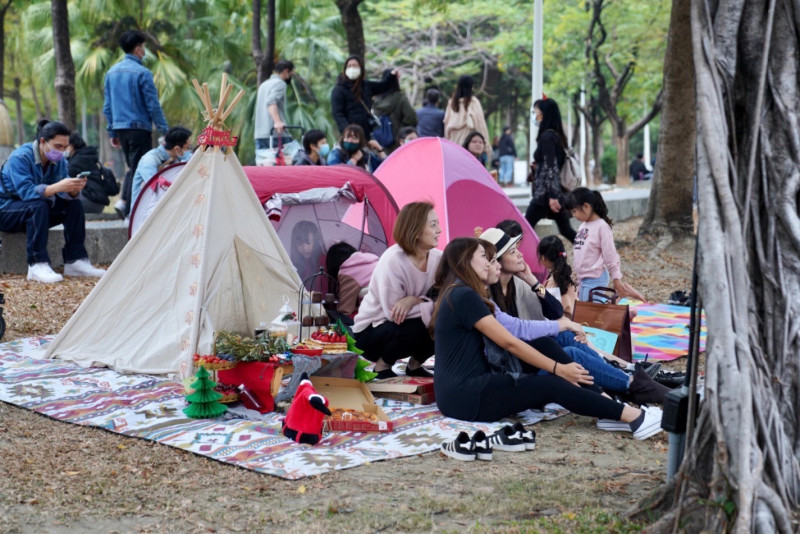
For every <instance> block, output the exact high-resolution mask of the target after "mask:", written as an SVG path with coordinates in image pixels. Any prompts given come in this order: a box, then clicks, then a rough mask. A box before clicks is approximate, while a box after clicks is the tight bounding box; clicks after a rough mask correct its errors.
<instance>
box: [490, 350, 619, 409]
mask: <svg viewBox="0 0 800 534" xmlns="http://www.w3.org/2000/svg"><path fill="white" fill-rule="evenodd" d="M528 344H529V345H530V346H532V347H533V348H535V349H536V350H538V351H539V352H541V353H542V354H544V355H545V356H547V357H548V358H550V359H552V360H555V361H556V362H558V363H560V364H564V365H567V364H570V363H573V360H572V358H570V357H569V355H568V354H567V353H566V352H564V349H563V348H561V346H560V345H559V344H558V342H557V341H556V340H555V338H553V337H549V336H545V337H539V338H536V339H534V340H532V341H529V342H528ZM521 363H522V369H523V372H524V374H523V376H522V377H521V378H518V379H517V381H516V383H515V382H514V380H513V378H512V379H511V380H510V381H508V380H505V379H506V378H511V377H509V376H507V375H494V376H492V379H491V380H490V382H489V385H487V386H486V389H484V390H483V394H482V395H481V403H480V409H479V410H478V415H477V416H476V418H475V420H476V421H497V420H498V419H502V418H503V417H507V416H509V415H513V414H515V413H518V412H522V411H525V410H528V409H531V408H541V407H542V406H544V405H545V404H547V403H548V402H557V403H558V404H560V405H561V406H563V407H564V408H566V409H567V410H569V411H571V412H574V413H576V414H579V415H588V416H591V417H600V418H602V419H614V420H615V421H618V420H619V418H620V416H621V415H622V409H623V406H622V405H621V404H619V403H618V402H614V401H612V400H611V399H609V398H607V397H603V396H602V395H600V393H602V391H603V390H602V389H601V388H599V387H598V386H595V385H591V386H589V385H583V386H580V387H576V386H573V385H572V384H570V383H569V382H567V381H566V380H564V379H563V378H559V377H557V376H553V375H538V374H537V373H538V372H539V369H537V368H536V367H534V366H532V365H530V364H528V363H526V362H521ZM545 371H548V372H551V371H552V369H545ZM500 379H502V380H500ZM543 379H554V380H543Z"/></svg>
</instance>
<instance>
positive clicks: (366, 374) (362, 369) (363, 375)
mask: <svg viewBox="0 0 800 534" xmlns="http://www.w3.org/2000/svg"><path fill="white" fill-rule="evenodd" d="M369 364H370V362H368V361H367V360H365V359H364V358H359V359H358V362H356V370H355V377H356V380H358V381H359V382H369V381H370V380H372V379H373V378H375V377H376V376H378V373H373V372H372V371H367V366H368V365H369Z"/></svg>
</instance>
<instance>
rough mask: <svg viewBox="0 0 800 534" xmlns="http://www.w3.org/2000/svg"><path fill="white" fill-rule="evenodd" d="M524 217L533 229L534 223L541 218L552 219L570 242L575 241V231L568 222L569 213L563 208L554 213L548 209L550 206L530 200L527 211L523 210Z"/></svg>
mask: <svg viewBox="0 0 800 534" xmlns="http://www.w3.org/2000/svg"><path fill="white" fill-rule="evenodd" d="M525 218H526V219H527V220H528V222H529V223H530V225H531V228H534V229H535V227H536V223H538V222H539V221H541V220H542V219H552V220H554V221H555V222H556V225H557V226H558V231H559V232H560V233H561V235H563V236H564V237H566V238H567V239H569V242H570V243H572V242H573V241H575V236H576V235H577V232H576V231H575V230H574V229H573V228H572V225H570V224H569V219H570V215H569V212H567V210H565V209H564V208H561V211H559V212H558V213H555V212H553V211H551V210H550V206H539V205H537V204H534V203H533V202H531V203H530V205H529V206H528V209H527V211H525Z"/></svg>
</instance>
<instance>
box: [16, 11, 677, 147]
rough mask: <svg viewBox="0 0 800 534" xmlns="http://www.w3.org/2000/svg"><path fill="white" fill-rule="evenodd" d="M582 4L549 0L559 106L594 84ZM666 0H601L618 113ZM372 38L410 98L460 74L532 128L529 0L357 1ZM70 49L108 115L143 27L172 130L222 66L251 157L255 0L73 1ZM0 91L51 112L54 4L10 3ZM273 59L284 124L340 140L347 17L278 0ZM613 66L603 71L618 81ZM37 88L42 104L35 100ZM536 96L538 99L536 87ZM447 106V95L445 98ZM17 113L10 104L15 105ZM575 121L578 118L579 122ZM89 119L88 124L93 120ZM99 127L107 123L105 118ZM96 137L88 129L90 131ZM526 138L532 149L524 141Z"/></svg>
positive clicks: (92, 104) (92, 105) (493, 107)
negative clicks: (124, 37) (618, 86)
mask: <svg viewBox="0 0 800 534" xmlns="http://www.w3.org/2000/svg"><path fill="white" fill-rule="evenodd" d="M266 4H267V2H266V0H264V1H263V2H262V17H263V20H262V36H261V37H262V43H265V42H266V14H265V10H266ZM586 5H587V4H586V3H584V2H580V3H575V2H544V9H545V13H544V15H545V21H544V36H545V39H544V53H545V64H544V68H545V72H544V87H545V92H546V93H547V94H548V95H549V96H551V97H553V98H555V99H556V100H558V101H559V103H561V104H562V111H563V112H564V115H565V116H566V109H565V105H566V103H567V102H568V101H571V100H573V99H575V98H577V95H578V90H579V88H580V84H581V81H584V82H586V84H587V90H588V91H590V92H591V91H593V90H594V87H593V84H592V80H591V79H590V77H589V76H588V75H587V73H588V72H589V70H590V69H589V65H588V62H587V59H586V53H585V43H586V39H587V34H588V24H589V19H590V13H589V12H588V11H587V10H586ZM669 9H670V2H668V0H653V1H652V2H638V1H635V0H606V7H605V10H604V15H603V21H604V24H605V27H606V29H607V30H608V38H607V40H606V42H605V43H604V44H603V46H602V47H601V54H602V56H603V57H606V58H608V62H609V65H611V66H612V67H613V68H614V69H620V68H622V66H623V65H624V64H625V63H626V62H627V61H631V60H635V62H636V66H635V74H634V76H633V78H632V79H631V81H630V83H629V84H628V86H627V88H626V90H625V93H624V99H623V100H622V102H621V103H620V107H619V109H620V113H621V114H622V115H623V116H624V117H625V119H626V120H627V121H628V122H630V121H633V120H635V119H636V118H637V117H638V116H641V114H642V112H643V109H644V107H645V106H647V105H650V103H652V99H653V98H654V97H655V94H656V93H657V92H658V89H659V87H660V84H661V62H662V59H663V52H664V47H665V42H666V32H667V24H668V19H669ZM359 10H360V13H361V15H362V17H363V20H364V31H365V37H366V42H367V51H368V53H367V70H368V74H369V77H370V78H375V77H377V76H378V75H379V73H380V72H381V71H382V70H383V69H385V68H389V67H399V68H401V70H402V73H403V77H402V79H401V84H402V86H403V88H404V89H405V91H406V93H407V94H408V95H409V97H410V98H411V100H412V103H413V104H414V105H415V106H419V105H420V104H421V101H422V97H423V95H424V91H425V89H426V88H427V87H429V86H436V87H439V88H440V89H441V90H442V92H443V93H444V95H445V96H446V95H447V94H449V93H450V92H451V91H452V90H453V88H454V86H455V82H456V80H457V78H458V76H460V75H462V74H470V75H472V76H473V77H475V78H476V80H477V82H478V92H477V95H478V97H479V98H480V100H481V102H482V104H483V107H484V109H485V111H486V114H487V119H488V123H489V126H490V131H491V132H493V133H499V130H500V128H501V127H502V125H503V124H505V123H506V122H508V121H511V122H513V123H514V125H515V126H517V127H520V126H521V129H520V130H521V131H522V132H525V131H527V123H528V113H529V108H530V103H531V94H530V79H531V43H532V19H533V9H532V3H531V2H529V1H523V0H484V1H482V2H472V1H469V0H453V1H449V2H445V1H444V0H369V1H365V2H363V3H362V4H360V6H359ZM69 13H70V34H71V49H72V54H73V57H74V60H75V66H76V84H77V87H76V92H77V97H78V107H79V109H80V108H81V106H82V104H84V103H85V105H86V111H87V113H88V114H89V116H90V117H91V116H97V115H99V114H100V112H101V109H102V104H103V79H104V77H105V74H106V72H107V71H108V69H109V68H110V67H111V66H112V65H114V64H115V63H116V62H117V61H119V60H120V59H121V57H122V52H121V50H120V49H119V47H118V44H117V41H118V39H119V36H120V34H121V33H122V32H123V31H124V30H126V29H130V28H138V29H140V30H142V31H144V32H145V33H146V34H147V35H148V43H147V47H148V50H149V52H148V54H149V59H147V60H146V65H147V66H148V68H150V69H151V70H152V71H153V74H154V78H155V82H156V85H157V87H158V89H159V95H160V99H161V102H162V106H163V108H164V112H165V115H166V117H167V121H168V123H169V124H170V125H174V124H182V125H185V126H188V127H191V128H193V130H194V131H195V132H196V133H197V132H199V130H200V127H201V125H202V121H201V119H200V112H199V110H200V105H199V100H198V98H197V97H196V95H195V94H194V91H193V90H192V88H191V83H190V82H191V79H192V78H197V79H198V80H200V81H205V82H208V83H209V86H210V89H211V90H212V92H215V91H217V90H218V85H219V80H220V75H221V73H222V72H227V73H228V76H229V80H230V81H231V83H232V84H234V85H235V86H236V87H237V88H242V89H244V90H245V91H246V94H245V97H244V99H243V100H242V102H241V104H240V105H239V106H238V107H237V109H236V110H235V111H234V113H233V114H232V116H231V117H230V118H229V119H228V121H227V122H228V126H229V127H230V128H232V130H233V133H234V135H239V136H240V143H239V146H238V147H237V151H238V153H239V156H240V159H241V160H242V161H243V162H244V163H249V162H252V160H253V152H254V148H253V120H252V118H253V111H254V106H255V100H256V92H257V87H256V69H255V64H254V61H253V57H252V50H251V35H250V33H251V27H252V0H152V1H148V2H143V1H139V2H131V1H130V0H81V1H78V0H71V1H70V2H69ZM6 27H7V28H8V33H7V35H6V40H7V43H6V44H7V47H6V54H7V56H6V65H7V69H6V71H7V73H8V76H7V77H6V80H5V84H6V94H10V93H11V91H12V87H13V83H14V80H13V76H11V73H14V74H15V76H16V77H18V78H19V79H20V81H21V91H22V94H23V115H24V119H25V123H26V124H27V125H28V127H29V128H30V127H31V126H32V124H33V123H34V122H35V119H36V118H37V108H38V114H42V115H45V114H47V112H48V110H47V108H48V107H49V108H50V114H53V113H54V107H55V106H54V105H52V103H53V102H54V101H55V92H54V78H55V68H54V60H53V49H52V25H51V20H50V2H49V1H48V0H31V1H30V2H22V1H19V2H16V3H15V4H14V5H13V7H12V9H11V11H10V12H9V14H8V15H7V19H6ZM275 42H276V53H275V56H276V57H275V59H278V58H289V59H292V60H293V61H294V63H295V65H296V67H297V69H296V74H295V76H294V78H293V81H292V85H291V87H290V88H289V90H288V94H287V113H288V117H287V119H288V122H289V123H290V124H296V125H300V126H303V127H304V128H305V129H306V130H308V129H310V128H320V129H322V130H323V131H325V132H326V134H327V135H328V138H329V139H331V140H332V139H334V138H335V131H334V125H333V121H332V117H331V111H330V92H331V89H332V88H333V85H334V84H335V80H336V77H337V75H338V74H339V72H340V70H341V66H342V63H343V61H344V59H345V57H346V55H347V54H346V51H345V48H346V42H345V38H344V31H343V27H342V23H341V19H340V15H339V12H338V10H337V8H336V6H335V4H334V2H331V1H330V0H277V1H276V39H275ZM610 68H611V67H604V72H605V74H606V75H607V77H608V76H610V72H611V71H610ZM34 87H35V88H36V91H37V93H38V94H37V102H38V106H37V105H34V102H33V88H34ZM537 96H538V95H537ZM443 104H444V103H442V105H443ZM9 108H10V109H11V112H12V113H15V111H14V106H13V105H9ZM576 120H577V118H576ZM90 124H92V125H94V120H93V119H92V122H90ZM101 127H102V124H101ZM90 137H91V138H92V139H96V137H95V136H94V135H90ZM517 137H518V141H519V142H520V143H521V144H525V140H524V136H523V135H518V136H517Z"/></svg>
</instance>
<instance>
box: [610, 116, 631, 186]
mask: <svg viewBox="0 0 800 534" xmlns="http://www.w3.org/2000/svg"><path fill="white" fill-rule="evenodd" d="M614 134H615V135H614V147H615V148H616V149H617V179H616V181H615V183H616V184H617V185H631V175H630V173H629V172H628V170H629V169H628V155H629V153H630V146H631V138H630V137H628V132H627V131H626V130H625V126H624V125H623V126H622V131H620V130H618V129H617V128H614Z"/></svg>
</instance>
